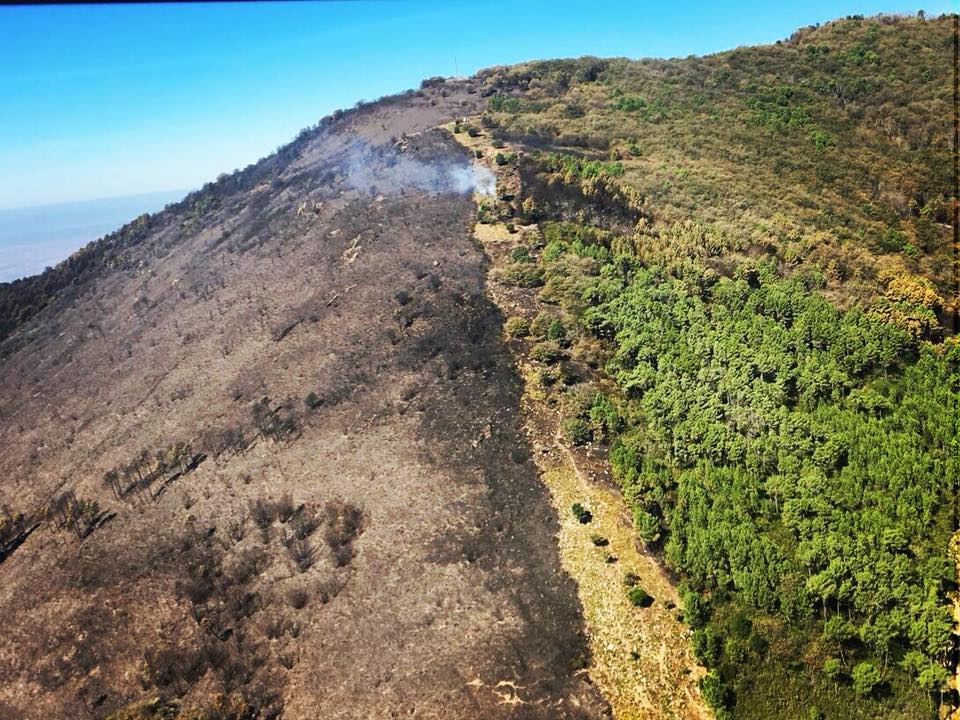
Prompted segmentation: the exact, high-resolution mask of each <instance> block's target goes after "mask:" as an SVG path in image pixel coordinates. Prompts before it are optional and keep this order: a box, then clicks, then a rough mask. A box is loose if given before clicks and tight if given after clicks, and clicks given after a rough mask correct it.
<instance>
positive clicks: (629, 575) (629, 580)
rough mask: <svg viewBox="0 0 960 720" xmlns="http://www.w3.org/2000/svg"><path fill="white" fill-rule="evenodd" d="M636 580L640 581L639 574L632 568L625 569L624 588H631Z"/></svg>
mask: <svg viewBox="0 0 960 720" xmlns="http://www.w3.org/2000/svg"><path fill="white" fill-rule="evenodd" d="M638 582H640V576H639V575H637V574H636V573H635V572H633V570H627V572H625V573H624V574H623V586H624V587H625V588H632V587H633V586H634V585H636V584H637V583H638Z"/></svg>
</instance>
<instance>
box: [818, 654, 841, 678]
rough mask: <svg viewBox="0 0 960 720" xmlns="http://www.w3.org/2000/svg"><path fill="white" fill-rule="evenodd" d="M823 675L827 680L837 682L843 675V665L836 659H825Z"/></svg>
mask: <svg viewBox="0 0 960 720" xmlns="http://www.w3.org/2000/svg"><path fill="white" fill-rule="evenodd" d="M823 674H824V675H826V677H827V679H828V680H831V681H832V682H837V681H838V680H839V679H840V676H841V675H842V674H843V664H842V663H841V662H840V661H839V660H838V659H837V658H827V659H826V660H824V661H823Z"/></svg>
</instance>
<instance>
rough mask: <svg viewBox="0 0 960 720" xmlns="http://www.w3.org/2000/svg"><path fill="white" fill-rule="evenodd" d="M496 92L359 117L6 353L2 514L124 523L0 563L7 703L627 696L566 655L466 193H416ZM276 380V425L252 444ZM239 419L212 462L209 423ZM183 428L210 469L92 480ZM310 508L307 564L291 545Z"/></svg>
mask: <svg viewBox="0 0 960 720" xmlns="http://www.w3.org/2000/svg"><path fill="white" fill-rule="evenodd" d="M479 102H480V100H479V98H478V96H477V95H475V94H473V93H471V92H470V89H469V87H467V85H465V84H454V83H448V84H446V85H445V86H444V85H440V86H437V87H433V88H429V89H427V90H425V91H424V92H421V93H417V94H413V95H410V96H406V97H401V98H398V99H391V100H389V101H385V102H382V103H379V104H375V105H372V106H368V107H366V108H363V109H361V110H359V111H356V112H351V113H348V114H347V115H346V116H344V117H343V118H340V119H339V120H337V121H336V122H335V123H333V124H331V125H330V126H329V127H328V128H326V129H325V130H324V131H323V132H319V133H317V134H316V135H315V136H314V137H313V138H311V139H310V141H309V142H308V143H307V144H306V146H305V148H304V149H303V150H302V151H301V152H299V153H298V155H297V156H296V157H294V158H292V159H289V160H288V161H286V162H285V164H283V165H282V167H280V168H279V169H278V170H277V171H276V176H275V177H274V179H273V180H272V181H270V182H265V183H263V184H261V185H258V186H257V187H254V188H249V189H244V190H241V191H238V192H236V193H234V194H232V195H230V196H228V197H227V198H226V199H225V200H224V201H223V202H222V203H220V204H219V205H218V206H216V207H215V208H214V209H213V210H209V211H206V210H203V209H202V208H201V209H197V208H190V207H187V206H182V207H179V208H178V209H176V210H175V211H173V212H170V213H167V215H166V216H165V219H164V222H163V223H162V225H161V226H160V227H157V228H156V229H154V230H152V231H151V233H150V235H149V236H148V237H147V239H146V240H145V241H144V242H142V243H141V244H139V245H138V246H137V247H135V248H133V249H132V250H131V251H130V254H131V262H129V263H127V264H126V265H125V266H124V267H123V268H118V269H109V268H105V269H103V270H102V271H101V272H99V273H98V274H97V275H96V276H95V277H94V278H92V279H89V280H87V281H85V282H84V283H82V284H81V285H80V286H79V287H76V288H74V289H73V290H71V292H70V293H69V295H68V297H67V298H65V299H63V300H61V301H58V302H54V303H53V304H51V305H50V306H48V307H47V308H46V309H45V310H44V311H43V312H41V313H40V314H39V315H38V316H37V317H35V318H34V319H33V320H32V321H31V322H30V323H28V324H27V325H25V326H23V327H21V328H20V329H19V330H18V331H17V332H16V333H15V334H14V335H13V336H12V337H10V338H8V339H7V340H6V341H4V343H3V347H2V348H0V349H2V351H3V352H0V356H5V357H4V359H3V360H2V361H0V362H2V368H0V373H2V376H0V378H2V379H0V477H2V478H3V480H2V482H0V503H3V504H6V505H7V506H9V507H10V508H11V510H12V511H14V512H16V511H20V512H24V513H26V514H27V515H28V516H31V517H40V516H41V515H42V509H43V507H44V506H45V505H46V504H47V503H48V502H49V501H50V500H51V499H52V498H53V497H54V496H55V495H56V494H57V493H59V492H62V491H63V490H65V489H72V490H74V491H75V492H76V494H77V495H78V496H80V497H82V498H88V499H95V500H97V501H98V502H99V503H100V505H101V506H102V507H103V509H104V511H105V512H106V513H107V514H106V515H105V516H104V518H103V520H102V521H101V522H102V524H101V525H100V526H98V527H97V529H94V530H93V531H92V533H90V534H89V535H88V536H87V537H85V538H84V539H83V540H82V541H81V540H78V538H77V537H75V536H74V535H72V534H71V533H70V532H69V531H64V530H59V531H58V530H57V529H56V527H55V525H56V523H53V522H45V523H44V524H43V525H42V526H41V527H40V528H39V529H37V530H36V531H34V532H33V533H32V534H30V535H29V537H27V538H26V539H25V541H23V542H22V544H19V546H18V547H17V548H16V549H15V550H14V551H13V552H11V553H10V554H9V556H8V557H6V559H5V560H3V561H2V563H0V623H2V625H3V627H4V632H3V633H2V635H0V717H3V718H50V717H105V716H107V715H109V714H110V713H111V712H113V711H115V710H116V709H118V708H120V707H122V706H124V705H126V704H128V703H131V702H135V701H138V700H140V699H142V698H146V697H153V696H155V695H160V696H162V697H164V698H168V699H172V700H175V701H177V702H178V703H179V704H180V705H181V706H182V707H185V708H186V707H199V708H203V707H205V706H208V705H209V704H210V703H211V702H212V701H213V699H214V698H216V697H218V696H220V695H223V694H226V695H227V696H228V697H229V698H230V699H231V701H232V702H236V703H240V702H247V703H249V704H250V705H253V706H256V707H259V708H261V709H262V713H261V714H262V716H267V715H268V714H269V712H271V711H275V710H277V709H280V708H283V717H285V718H317V717H325V718H366V717H378V718H388V717H400V716H403V717H418V718H500V717H503V718H508V717H509V718H564V717H584V718H590V717H602V716H605V715H606V714H607V713H608V712H609V711H608V709H607V706H606V704H605V702H604V701H603V700H602V699H601V697H600V695H599V694H598V692H597V691H596V690H595V689H594V688H593V686H592V685H591V684H590V682H589V677H588V675H587V674H586V673H584V672H582V671H580V670H578V669H577V668H578V667H581V666H582V664H583V661H584V658H585V657H586V655H587V652H588V649H587V644H586V639H585V635H584V632H583V627H582V622H583V621H582V618H581V607H580V603H579V601H578V598H577V594H576V588H575V586H574V583H573V582H572V581H571V579H570V577H569V576H568V575H567V574H566V573H565V572H564V571H563V570H562V569H561V565H560V560H559V557H558V552H557V546H556V544H555V539H554V538H555V536H556V535H557V533H558V530H559V527H558V521H557V516H556V514H555V512H554V509H553V507H552V506H551V502H550V497H549V494H548V492H547V491H546V489H545V488H544V487H543V485H542V484H541V483H540V482H539V480H538V478H537V471H536V467H535V465H534V463H533V461H532V459H531V451H530V447H529V445H528V443H527V441H526V439H525V436H524V434H523V432H522V430H521V420H520V417H519V410H518V408H519V404H520V394H521V381H520V378H519V377H518V375H517V373H516V371H515V369H514V366H513V363H512V360H511V358H510V355H509V353H508V352H507V350H506V349H505V347H504V346H503V345H502V344H501V342H500V340H499V335H500V326H501V319H502V318H501V315H500V312H499V310H498V309H497V308H496V307H495V306H494V305H493V304H492V302H491V301H490V300H489V299H487V297H486V296H485V294H484V272H485V260H484V257H483V254H482V252H481V251H480V249H479V248H478V247H477V246H476V245H475V243H474V242H473V239H472V237H471V229H470V225H471V220H472V217H473V213H474V206H473V201H472V199H471V197H470V196H469V195H468V194H464V193H456V192H452V191H449V189H447V188H442V187H440V188H430V187H429V186H428V184H424V183H419V184H415V185H414V186H413V187H411V186H409V184H408V183H407V182H406V180H405V178H406V175H405V174H404V173H405V172H406V168H407V166H406V165H405V163H406V162H408V161H411V162H415V163H417V165H416V167H421V166H431V167H433V166H437V165H438V164H453V165H456V166H458V167H460V166H464V165H466V160H465V154H464V151H463V150H462V149H461V148H459V147H458V146H457V145H456V144H455V143H454V142H453V141H452V139H451V138H450V137H449V135H447V134H446V133H444V132H441V131H428V132H424V131H426V130H428V128H430V127H433V126H436V125H437V124H439V123H441V122H446V121H448V120H449V119H451V118H452V117H454V116H456V115H457V114H467V113H469V112H472V111H473V110H474V108H475V107H476V106H477V104H478V103H479ZM405 133H406V134H408V135H411V137H410V138H408V139H406V140H405V141H404V140H403V139H402V138H401V137H400V136H401V135H403V134H405ZM415 133H422V134H419V135H414V134H415ZM395 139H396V140H400V141H401V143H400V146H399V147H398V145H396V144H395V143H394V140H395ZM358 141H361V142H362V151H361V152H359V154H358V151H357V142H358ZM358 157H359V158H360V161H361V162H362V163H363V165H364V167H363V172H362V173H361V174H360V175H359V176H358V175H357V172H358V171H357V168H355V167H354V165H355V164H356V163H357V161H358V160H357V158H358ZM411 167H413V166H411ZM398 168H399V169H401V170H403V172H399V171H398ZM357 177H362V178H363V180H364V182H363V184H362V185H360V184H358V181H357ZM437 190H439V192H438V191H437ZM316 203H322V205H315V204H316ZM311 392H312V393H315V398H313V399H312V400H311V403H310V404H312V405H314V406H315V407H314V409H312V410H311V409H309V408H308V406H307V404H305V398H306V396H307V395H308V393H311ZM264 397H267V398H269V400H267V401H266V402H265V404H264V407H265V408H267V413H266V414H267V417H268V418H271V419H273V420H278V421H279V420H284V421H286V422H288V425H287V426H285V427H286V430H284V431H283V432H277V433H276V434H272V433H271V432H267V431H264V432H258V428H257V425H256V422H255V411H254V406H255V405H256V404H258V403H260V401H261V399H262V398H264ZM273 420H271V422H272V421H273ZM239 427H242V428H243V430H244V433H245V436H246V442H245V443H240V444H239V445H237V449H238V452H236V453H234V452H230V451H227V452H224V453H223V454H222V455H220V456H219V457H215V454H214V452H213V450H211V448H214V447H215V446H216V443H214V442H211V441H210V431H211V430H226V429H230V428H239ZM261 429H262V428H261ZM271 435H272V437H271ZM205 439H206V440H207V442H204V440H205ZM178 441H182V442H188V443H190V444H191V446H192V449H193V451H194V453H196V455H197V460H198V461H199V464H198V465H197V467H196V469H193V470H192V471H190V472H186V473H184V474H180V475H177V474H176V473H165V474H164V478H163V479H160V480H158V481H156V482H154V483H153V485H152V486H150V487H149V488H147V489H146V490H145V491H143V492H133V493H129V494H128V495H127V496H126V497H125V498H124V499H116V498H115V497H114V496H113V494H112V493H111V491H110V490H109V489H108V487H107V486H105V485H104V484H103V483H102V481H101V478H102V477H103V475H104V473H105V472H106V471H107V470H109V469H111V468H114V467H122V466H124V465H126V464H129V463H130V462H131V461H132V460H133V459H134V458H135V457H136V456H137V454H138V453H140V451H141V450H144V449H146V450H149V451H151V452H153V451H156V450H159V449H161V448H164V447H167V446H169V445H170V444H172V443H174V442H178ZM247 443H249V446H248V447H246V448H245V449H242V446H243V445H244V444H247ZM204 455H205V456H206V457H205V458H204ZM161 488H163V490H162V491H161ZM287 493H289V495H290V497H291V499H292V501H293V504H294V506H295V507H296V506H299V505H301V504H303V505H304V507H303V508H302V509H301V510H299V511H298V514H297V515H295V516H294V518H292V519H290V520H288V521H287V522H286V523H284V522H281V519H282V518H273V519H271V518H270V517H268V518H267V522H268V523H269V524H267V526H266V528H265V529H261V528H259V527H257V525H256V524H255V522H254V518H253V517H251V515H252V513H253V511H252V510H251V504H252V503H255V502H256V501H257V500H263V501H268V500H271V501H276V500H278V499H281V498H282V497H283V496H284V495H285V494H287ZM350 508H356V509H358V510H359V513H360V517H361V518H362V522H361V524H360V527H359V528H357V529H356V530H353V529H352V528H351V529H350V530H349V531H344V530H343V529H342V528H343V525H344V523H345V522H346V521H345V520H343V518H344V517H345V513H346V514H349V509H350ZM111 513H115V516H113V517H112V518H111V517H110V514H111ZM253 514H255V513H253ZM308 516H315V517H316V518H317V521H318V522H319V527H318V528H317V529H316V530H315V531H314V532H312V533H308V538H307V540H306V543H307V547H306V550H305V552H307V554H310V553H312V557H313V561H312V564H311V563H309V562H307V563H305V564H307V565H309V567H305V568H304V567H301V568H298V567H297V565H296V563H295V561H294V559H292V557H293V555H294V552H293V550H290V551H288V550H287V548H285V547H284V542H283V540H284V537H285V536H288V535H289V534H290V533H291V532H292V528H293V527H294V525H295V524H296V523H297V522H299V521H300V518H304V517H308ZM348 524H349V523H348ZM338 533H339V535H338ZM344 533H345V534H344ZM338 538H339V539H338ZM292 547H296V544H295V543H294V544H293V545H292ZM297 589H303V590H305V591H306V593H307V599H306V604H305V606H304V607H301V608H299V609H298V608H297V607H296V605H297V604H298V603H297V602H296V601H293V600H291V599H290V598H291V597H292V595H291V591H293V590H297Z"/></svg>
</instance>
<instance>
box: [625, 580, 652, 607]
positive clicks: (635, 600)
mask: <svg viewBox="0 0 960 720" xmlns="http://www.w3.org/2000/svg"><path fill="white" fill-rule="evenodd" d="M627 600H629V601H630V604H631V605H633V606H634V607H650V605H652V604H653V598H652V597H651V596H650V593H648V592H647V591H646V590H644V589H643V588H642V587H640V586H639V585H634V586H633V587H632V588H630V589H629V590H627Z"/></svg>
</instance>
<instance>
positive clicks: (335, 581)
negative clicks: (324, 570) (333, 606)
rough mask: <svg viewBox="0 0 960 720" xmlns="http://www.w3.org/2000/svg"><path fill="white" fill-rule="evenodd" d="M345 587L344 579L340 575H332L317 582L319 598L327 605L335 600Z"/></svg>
mask: <svg viewBox="0 0 960 720" xmlns="http://www.w3.org/2000/svg"><path fill="white" fill-rule="evenodd" d="M342 589H343V581H342V580H341V579H340V578H338V577H331V578H327V579H325V580H321V581H320V582H319V583H317V598H318V599H319V600H320V602H321V603H322V604H324V605H326V604H327V603H328V602H330V601H331V600H333V599H334V598H335V597H336V596H337V595H339V594H340V591H341V590H342Z"/></svg>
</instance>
